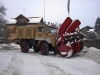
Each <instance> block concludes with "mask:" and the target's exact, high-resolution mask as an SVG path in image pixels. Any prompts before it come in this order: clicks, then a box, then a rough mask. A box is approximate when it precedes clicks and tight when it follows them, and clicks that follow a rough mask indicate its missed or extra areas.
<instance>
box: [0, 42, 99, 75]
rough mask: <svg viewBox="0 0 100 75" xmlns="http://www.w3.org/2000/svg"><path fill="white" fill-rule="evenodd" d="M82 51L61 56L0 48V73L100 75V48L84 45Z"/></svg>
mask: <svg viewBox="0 0 100 75" xmlns="http://www.w3.org/2000/svg"><path fill="white" fill-rule="evenodd" d="M1 47H4V48H5V47H6V48H9V49H11V48H10V47H12V48H13V49H14V48H15V47H18V48H19V46H18V45H15V44H14V43H13V44H9V45H7V44H3V45H1ZM82 53H83V56H73V57H71V58H61V57H56V56H55V55H54V54H53V52H50V54H49V55H48V56H43V55H41V54H40V53H35V52H34V51H33V49H30V51H29V53H22V52H21V50H15V49H14V50H9V51H8V50H6V49H5V50H0V75H100V64H98V63H99V61H97V60H100V58H99V57H100V50H99V49H96V48H94V47H91V48H87V47H85V48H84V49H83V51H82ZM90 59H91V60H90ZM93 60H94V61H93ZM95 61H96V62H98V63H96V62H95Z"/></svg>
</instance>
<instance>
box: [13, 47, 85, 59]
mask: <svg viewBox="0 0 100 75" xmlns="http://www.w3.org/2000/svg"><path fill="white" fill-rule="evenodd" d="M14 52H18V53H23V52H21V50H14ZM85 53H87V51H81V52H80V53H77V54H75V55H73V56H71V57H61V56H60V55H55V54H54V52H53V51H50V52H49V54H48V55H41V52H34V50H32V49H30V50H29V52H28V53H24V54H26V55H32V56H33V55H34V56H35V55H36V56H43V57H44V56H46V57H56V58H57V57H58V58H69V59H70V58H76V57H83V56H84V55H85Z"/></svg>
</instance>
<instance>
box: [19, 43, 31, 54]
mask: <svg viewBox="0 0 100 75" xmlns="http://www.w3.org/2000/svg"><path fill="white" fill-rule="evenodd" d="M20 46H21V51H22V52H25V53H27V52H28V51H29V45H28V43H27V42H22V43H21V45H20Z"/></svg>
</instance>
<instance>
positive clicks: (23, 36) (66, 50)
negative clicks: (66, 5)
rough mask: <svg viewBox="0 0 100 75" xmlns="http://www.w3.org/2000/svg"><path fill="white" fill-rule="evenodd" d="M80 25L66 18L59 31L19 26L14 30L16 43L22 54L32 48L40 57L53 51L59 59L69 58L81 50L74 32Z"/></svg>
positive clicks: (80, 40) (81, 47)
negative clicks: (39, 53)
mask: <svg viewBox="0 0 100 75" xmlns="http://www.w3.org/2000/svg"><path fill="white" fill-rule="evenodd" d="M80 24H81V23H80V21H79V20H75V21H72V19H71V18H70V17H67V18H66V19H65V21H64V22H63V24H62V25H61V26H60V28H59V29H57V28H56V27H55V26H49V25H27V26H19V27H17V29H16V43H18V44H19V45H20V47H21V51H22V52H24V53H27V52H28V51H29V49H30V48H33V50H34V51H35V52H41V54H42V55H48V54H49V51H54V54H59V55H60V56H61V57H70V56H73V55H74V54H76V53H79V52H80V51H82V49H83V41H82V39H80V37H79V34H78V31H77V30H76V29H77V28H78V27H79V25H80Z"/></svg>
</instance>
